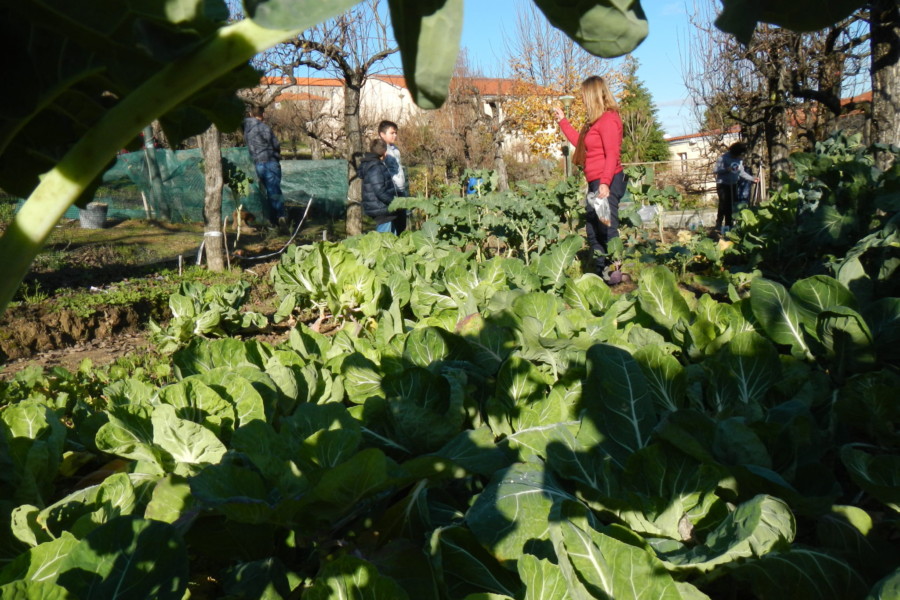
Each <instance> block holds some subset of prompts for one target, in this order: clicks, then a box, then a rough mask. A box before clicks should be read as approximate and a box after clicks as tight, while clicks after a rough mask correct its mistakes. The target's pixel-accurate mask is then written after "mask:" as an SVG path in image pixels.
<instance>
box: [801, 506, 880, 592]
mask: <svg viewBox="0 0 900 600" xmlns="http://www.w3.org/2000/svg"><path fill="white" fill-rule="evenodd" d="M816 533H817V537H818V540H819V542H820V544H821V545H822V548H823V549H824V550H826V551H828V552H829V553H830V554H833V555H834V556H837V557H839V558H842V559H843V560H845V561H847V563H848V564H849V565H851V566H852V567H853V568H854V569H856V570H857V571H858V572H859V573H860V574H862V575H863V577H865V578H866V579H869V580H874V579H877V578H878V577H880V576H882V575H883V574H884V573H888V572H890V570H891V569H892V568H893V567H894V565H895V564H896V559H897V552H896V550H895V549H894V548H892V547H891V544H890V542H888V540H886V539H885V538H884V536H883V535H882V534H881V532H880V531H879V530H878V528H877V527H876V526H875V523H874V521H873V520H872V517H871V516H870V515H869V514H868V513H867V512H866V511H864V510H863V509H861V508H859V507H858V506H833V507H832V509H831V511H830V512H829V513H828V514H826V515H824V516H822V518H820V519H819V520H818V522H817V523H816Z"/></svg>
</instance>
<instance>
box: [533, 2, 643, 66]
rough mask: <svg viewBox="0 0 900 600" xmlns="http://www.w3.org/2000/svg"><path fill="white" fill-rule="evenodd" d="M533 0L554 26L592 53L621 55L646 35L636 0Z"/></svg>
mask: <svg viewBox="0 0 900 600" xmlns="http://www.w3.org/2000/svg"><path fill="white" fill-rule="evenodd" d="M535 4H537V5H538V7H539V8H540V9H541V11H543V13H544V14H545V15H546V16H547V19H548V20H549V21H550V22H551V23H552V24H553V25H554V26H555V27H557V28H559V29H561V30H562V31H563V32H565V34H566V35H568V36H569V37H571V38H572V39H573V40H575V41H576V42H578V44H579V45H580V46H581V47H582V48H584V49H585V50H587V51H588V52H590V53H591V54H594V55H595V56H602V57H604V58H614V57H616V56H621V55H623V54H626V53H628V52H631V51H632V50H634V49H635V48H637V47H638V45H639V44H640V43H641V42H642V41H644V38H645V37H647V31H648V25H647V18H646V16H645V15H644V11H643V9H642V8H641V5H640V3H639V2H637V0H604V1H602V2H596V1H594V0H576V1H575V2H567V3H562V2H557V1H556V0H535Z"/></svg>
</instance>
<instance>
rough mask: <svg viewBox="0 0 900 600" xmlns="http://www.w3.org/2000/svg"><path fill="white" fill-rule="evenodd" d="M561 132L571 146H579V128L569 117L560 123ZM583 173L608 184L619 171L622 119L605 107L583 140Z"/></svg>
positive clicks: (591, 178)
mask: <svg viewBox="0 0 900 600" xmlns="http://www.w3.org/2000/svg"><path fill="white" fill-rule="evenodd" d="M559 126H560V128H561V129H562V132H563V133H564V134H565V136H566V137H567V138H568V139H569V141H570V142H571V143H572V145H573V146H576V147H577V146H578V131H576V130H575V128H574V127H572V124H571V123H569V121H568V119H563V120H562V121H560V122H559ZM584 149H585V158H584V176H585V178H587V180H588V181H594V180H595V179H599V180H600V183H605V184H606V185H610V184H611V183H612V178H613V175H615V174H616V173H618V172H619V171H621V170H622V119H621V118H619V113H617V112H615V111H612V110H608V111H606V112H605V113H603V114H602V115H601V116H600V118H599V119H597V120H596V121H594V124H593V125H591V128H590V129H589V130H588V132H587V136H586V137H585V140H584Z"/></svg>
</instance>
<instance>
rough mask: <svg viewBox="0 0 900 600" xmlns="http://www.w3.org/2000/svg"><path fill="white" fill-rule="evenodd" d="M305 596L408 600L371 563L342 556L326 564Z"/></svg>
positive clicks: (315, 599) (311, 599)
mask: <svg viewBox="0 0 900 600" xmlns="http://www.w3.org/2000/svg"><path fill="white" fill-rule="evenodd" d="M303 597H304V598H305V599H307V600H334V599H335V598H358V599H359V600H383V599H387V598H391V599H394V600H408V598H409V596H408V595H407V594H406V592H405V591H404V590H403V588H401V587H400V585H399V584H398V583H397V582H396V581H394V580H393V579H391V578H389V577H385V576H383V575H381V574H380V573H379V572H378V569H376V568H375V566H374V565H373V564H372V563H370V562H367V561H364V560H362V559H359V558H355V557H352V556H342V557H340V558H338V559H337V560H334V561H332V562H329V563H327V564H326V565H325V566H324V567H323V568H322V569H321V570H320V571H319V573H318V575H317V576H316V578H315V582H314V583H313V585H312V587H310V588H309V589H308V590H306V591H305V592H303Z"/></svg>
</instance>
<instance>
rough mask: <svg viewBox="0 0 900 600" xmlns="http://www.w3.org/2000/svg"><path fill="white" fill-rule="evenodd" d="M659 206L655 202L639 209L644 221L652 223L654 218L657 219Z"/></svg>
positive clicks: (639, 214)
mask: <svg viewBox="0 0 900 600" xmlns="http://www.w3.org/2000/svg"><path fill="white" fill-rule="evenodd" d="M656 213H657V208H656V206H655V205H653V204H649V205H647V206H642V207H641V208H640V209H638V216H640V217H641V222H642V223H651V222H652V221H653V220H654V219H656Z"/></svg>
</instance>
